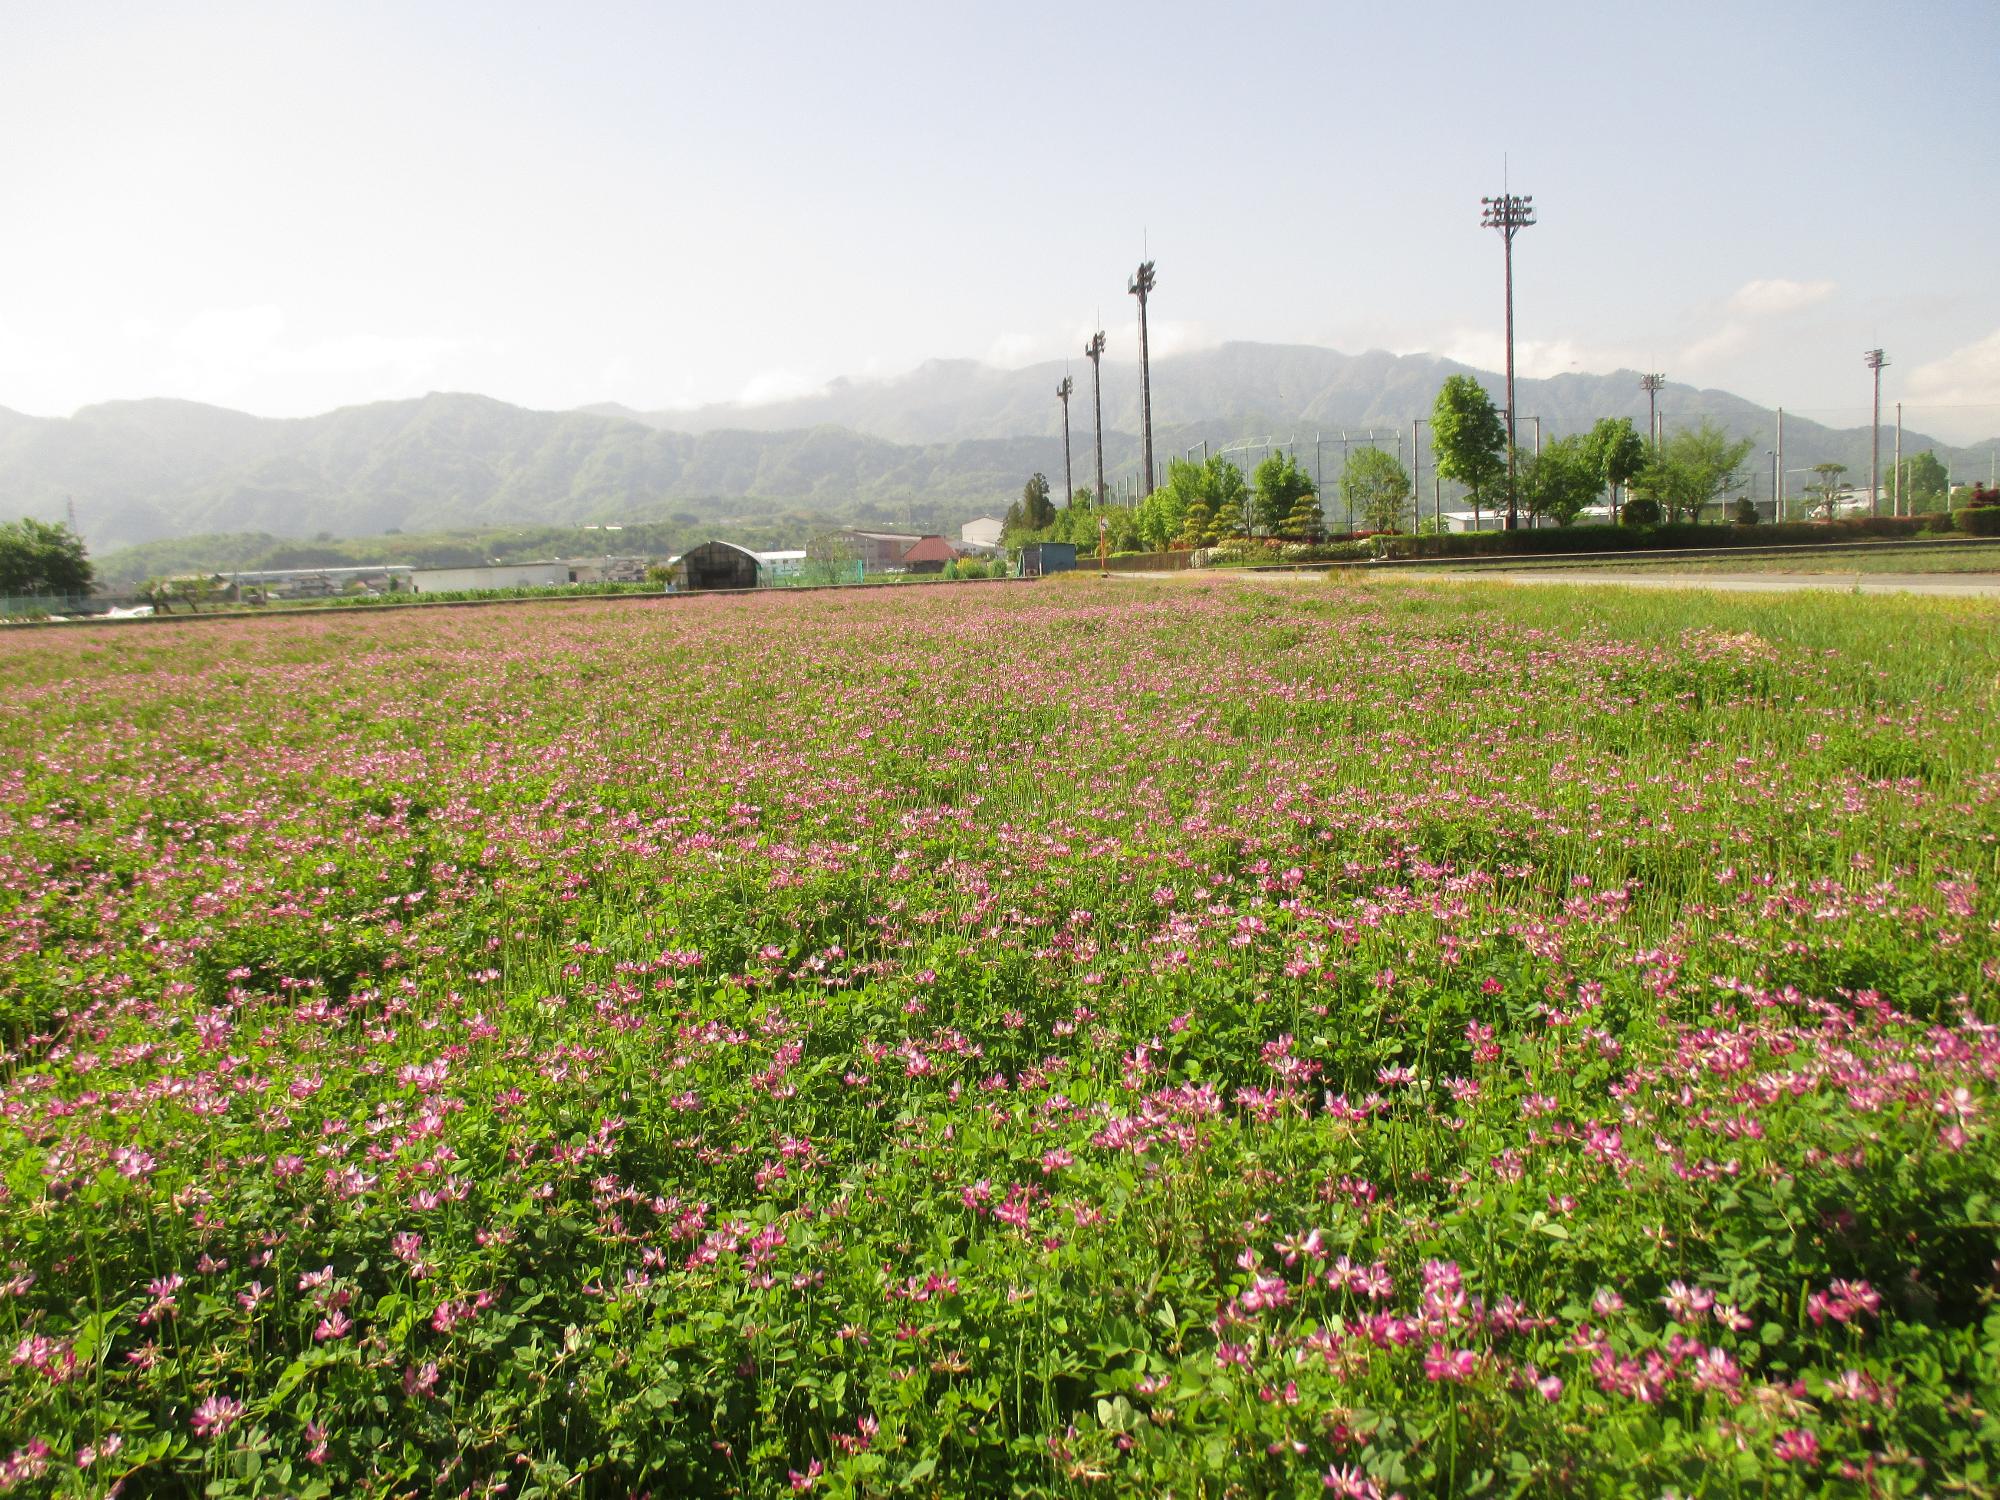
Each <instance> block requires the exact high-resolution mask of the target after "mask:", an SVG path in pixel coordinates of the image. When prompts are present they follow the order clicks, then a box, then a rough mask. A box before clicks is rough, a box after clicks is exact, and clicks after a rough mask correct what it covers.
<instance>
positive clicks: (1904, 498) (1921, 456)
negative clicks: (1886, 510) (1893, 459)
mask: <svg viewBox="0 0 2000 1500" xmlns="http://www.w3.org/2000/svg"><path fill="white" fill-rule="evenodd" d="M1899 479H1900V480H1901V481H1902V483H1901V485H1900V486H1898V484H1897V481H1898V480H1899ZM1945 482H1946V475H1945V468H1944V465H1943V464H1941V463H1939V462H1938V457H1937V455H1936V454H1935V453H1933V452H1931V451H1930V449H1928V448H1926V449H1925V450H1924V451H1923V452H1921V453H1915V454H1912V455H1911V456H1910V457H1908V458H1906V459H1904V460H1903V462H1902V464H1901V465H1900V466H1897V465H1891V466H1890V470H1889V478H1888V480H1887V481H1886V483H1887V484H1888V485H1889V492H1890V493H1891V494H1892V495H1896V496H1899V497H1900V500H1901V504H1902V507H1903V514H1904V515H1906V516H1914V515H1921V514H1923V513H1924V512H1925V511H1937V510H1943V509H1944V508H1945Z"/></svg>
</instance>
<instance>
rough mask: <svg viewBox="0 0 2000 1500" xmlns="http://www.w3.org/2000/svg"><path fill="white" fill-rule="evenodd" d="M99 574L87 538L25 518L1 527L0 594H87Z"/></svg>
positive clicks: (47, 523)
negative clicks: (96, 571) (86, 545)
mask: <svg viewBox="0 0 2000 1500" xmlns="http://www.w3.org/2000/svg"><path fill="white" fill-rule="evenodd" d="M95 577H96V573H95V571H94V570H93V569H92V567H91V565H90V556H89V554H88V553H87V552H86V551H85V550H84V546H83V538H82V537H80V536H78V535H77V534H76V533H75V532H73V531H71V530H70V529H69V528H68V527H67V526H60V525H51V524H50V523H49V522H47V521H37V520H35V519H34V518H33V517H32V516H24V517H22V519H20V520H18V521H12V522H9V523H7V524H6V525H0V594H87V593H89V592H90V585H91V583H92V582H93V581H94V580H95Z"/></svg>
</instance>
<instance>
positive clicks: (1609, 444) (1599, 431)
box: [1584, 417, 1646, 509]
mask: <svg viewBox="0 0 2000 1500" xmlns="http://www.w3.org/2000/svg"><path fill="white" fill-rule="evenodd" d="M1584 444H1585V447H1586V448H1587V449H1588V451H1589V453H1590V458H1591V462H1592V463H1594V464H1596V466H1597V473H1598V480H1599V483H1601V484H1603V485H1605V486H1607V487H1608V488H1609V489H1610V491H1611V504H1612V506H1613V508H1614V509H1615V508H1616V506H1617V504H1618V491H1619V490H1620V489H1621V488H1623V487H1624V486H1626V485H1628V484H1630V483H1631V482H1632V481H1633V479H1635V478H1636V477H1637V476H1638V473H1639V471H1640V470H1641V469H1643V468H1644V467H1645V466H1646V440H1645V439H1644V438H1642V437H1640V436H1639V433H1638V429H1636V428H1635V427H1633V425H1632V419H1631V418H1630V417H1600V418H1598V421H1597V425H1596V426H1594V427H1592V428H1591V429H1590V435H1589V436H1588V437H1587V438H1585V439H1584Z"/></svg>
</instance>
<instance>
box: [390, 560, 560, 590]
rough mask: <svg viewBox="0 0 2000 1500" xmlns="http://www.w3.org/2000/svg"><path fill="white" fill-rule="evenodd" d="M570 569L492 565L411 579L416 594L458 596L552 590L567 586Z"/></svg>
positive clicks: (420, 572)
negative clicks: (491, 591)
mask: <svg viewBox="0 0 2000 1500" xmlns="http://www.w3.org/2000/svg"><path fill="white" fill-rule="evenodd" d="M569 581H570V579H569V565H568V564H567V563H559V562H538V563H495V564H493V565H491V566H489V567H483V568H418V569H417V570H416V571H415V572H413V573H412V574H411V575H410V583H411V587H412V588H413V590H414V591H415V592H417V593H419V594H458V593H467V592H471V591H473V590H477V589H552V588H556V587H558V586H560V585H563V584H567V583H568V582H569Z"/></svg>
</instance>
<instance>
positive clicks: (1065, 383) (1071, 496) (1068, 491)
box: [1056, 375, 1076, 505]
mask: <svg viewBox="0 0 2000 1500" xmlns="http://www.w3.org/2000/svg"><path fill="white" fill-rule="evenodd" d="M1075 390H1076V383H1075V382H1074V381H1072V380H1071V379H1070V378H1069V376H1067V375H1065V376H1063V378H1062V384H1061V385H1059V386H1057V387H1056V400H1058V401H1060V402H1062V404H1063V504H1064V505H1070V504H1072V503H1074V501H1075V500H1076V481H1075V480H1074V479H1073V478H1071V477H1070V472H1069V398H1070V395H1071V393H1072V392H1074V391H1075Z"/></svg>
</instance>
